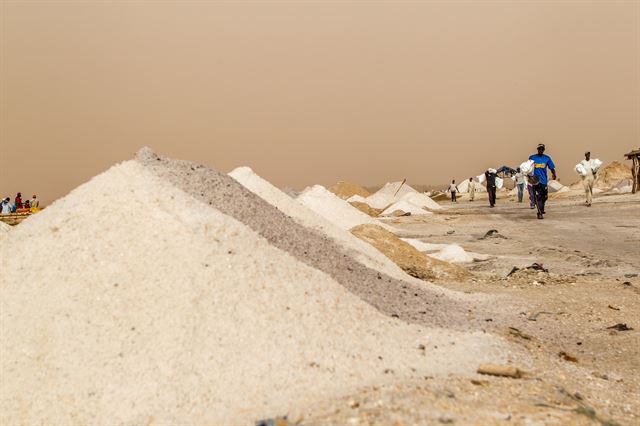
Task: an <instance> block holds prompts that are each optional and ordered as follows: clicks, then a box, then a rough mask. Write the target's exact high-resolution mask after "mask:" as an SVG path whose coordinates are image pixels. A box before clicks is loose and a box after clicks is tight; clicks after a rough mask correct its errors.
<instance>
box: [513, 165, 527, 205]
mask: <svg viewBox="0 0 640 426" xmlns="http://www.w3.org/2000/svg"><path fill="white" fill-rule="evenodd" d="M513 180H514V181H515V183H516V186H517V188H518V202H519V203H521V202H522V198H523V196H524V186H525V185H526V179H525V175H524V173H522V172H521V171H520V167H518V169H517V171H516V174H515V175H514V176H513Z"/></svg>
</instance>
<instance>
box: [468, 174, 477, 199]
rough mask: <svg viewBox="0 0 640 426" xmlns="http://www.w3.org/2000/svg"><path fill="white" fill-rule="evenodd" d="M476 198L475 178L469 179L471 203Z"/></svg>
mask: <svg viewBox="0 0 640 426" xmlns="http://www.w3.org/2000/svg"><path fill="white" fill-rule="evenodd" d="M475 198H476V183H475V181H474V180H473V178H469V201H473V200H474V199H475Z"/></svg>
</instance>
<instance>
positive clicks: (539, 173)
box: [449, 144, 595, 219]
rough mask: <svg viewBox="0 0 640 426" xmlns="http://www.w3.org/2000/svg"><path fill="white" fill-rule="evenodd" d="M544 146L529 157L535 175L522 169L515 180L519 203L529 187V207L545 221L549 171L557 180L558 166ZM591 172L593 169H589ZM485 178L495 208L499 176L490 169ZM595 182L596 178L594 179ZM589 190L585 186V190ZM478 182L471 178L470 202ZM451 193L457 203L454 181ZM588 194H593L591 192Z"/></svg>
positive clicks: (491, 205)
mask: <svg viewBox="0 0 640 426" xmlns="http://www.w3.org/2000/svg"><path fill="white" fill-rule="evenodd" d="M545 148H546V147H545V145H544V144H538V148H537V153H536V154H533V155H531V156H529V160H531V161H532V162H533V173H532V174H531V175H526V174H525V173H523V172H522V171H521V170H520V168H518V169H517V170H516V173H515V175H514V176H513V179H514V180H515V184H516V187H517V188H518V202H519V203H522V199H523V197H524V187H525V185H526V186H527V189H528V192H529V205H530V207H531V209H534V208H537V216H538V219H544V215H545V204H546V202H547V199H548V198H549V189H548V184H549V178H548V175H547V169H548V170H550V171H551V175H552V176H553V179H554V180H555V179H557V175H556V166H555V164H553V160H552V159H551V157H549V156H548V155H546V154H545V153H544V151H545ZM588 155H590V154H589V153H587V159H586V161H589V157H588ZM589 170H591V167H589ZM484 177H485V180H486V185H487V194H488V195H489V206H490V207H494V206H495V204H496V190H497V185H496V179H497V178H498V174H497V172H496V171H495V170H494V169H489V170H487V171H486V172H485V173H484ZM593 180H595V178H594V179H593ZM586 188H587V186H586V184H585V189H586ZM590 188H591V189H593V181H591V183H590ZM475 189H476V182H475V181H474V180H473V178H469V201H473V200H474V199H475ZM449 192H451V201H452V202H454V203H455V202H457V197H456V194H457V193H458V187H457V186H456V181H455V180H454V181H452V182H451V185H450V186H449ZM588 194H591V192H589V193H588ZM587 205H591V197H590V196H589V195H587Z"/></svg>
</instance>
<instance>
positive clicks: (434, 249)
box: [402, 238, 486, 263]
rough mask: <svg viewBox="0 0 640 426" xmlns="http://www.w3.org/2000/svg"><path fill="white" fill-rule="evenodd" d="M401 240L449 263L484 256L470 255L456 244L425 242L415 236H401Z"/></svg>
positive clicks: (462, 261) (464, 261)
mask: <svg viewBox="0 0 640 426" xmlns="http://www.w3.org/2000/svg"><path fill="white" fill-rule="evenodd" d="M402 241H404V242H406V243H408V244H410V245H411V246H413V247H414V248H415V249H416V250H418V251H421V252H424V253H428V254H429V256H431V257H433V258H435V259H439V260H443V261H445V262H451V263H467V262H473V260H474V259H477V258H480V259H482V258H486V256H482V255H472V254H471V253H468V252H467V251H466V250H465V249H463V248H462V247H461V246H459V245H458V244H432V243H425V242H423V241H420V240H417V239H415V238H402Z"/></svg>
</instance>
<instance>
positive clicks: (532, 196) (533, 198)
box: [527, 185, 536, 208]
mask: <svg viewBox="0 0 640 426" xmlns="http://www.w3.org/2000/svg"><path fill="white" fill-rule="evenodd" d="M527 191H528V192H529V205H530V206H531V208H533V206H535V205H536V194H534V192H533V185H527Z"/></svg>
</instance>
